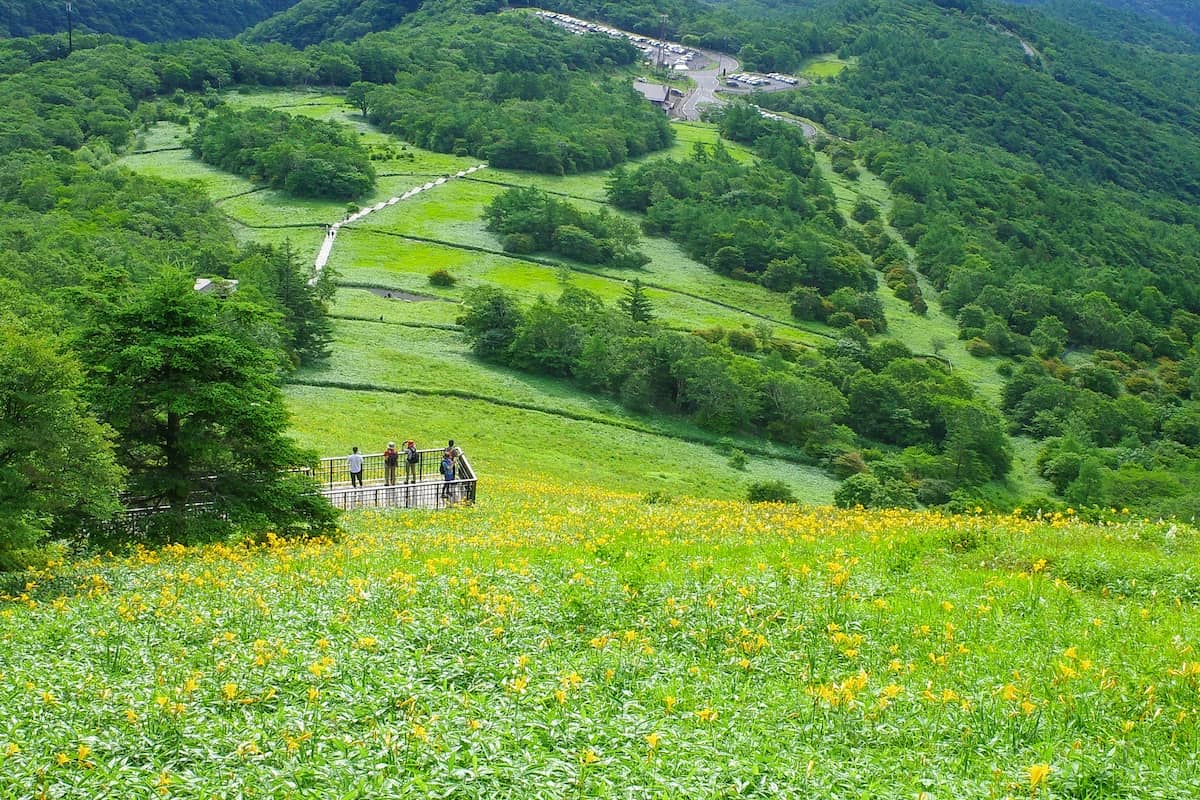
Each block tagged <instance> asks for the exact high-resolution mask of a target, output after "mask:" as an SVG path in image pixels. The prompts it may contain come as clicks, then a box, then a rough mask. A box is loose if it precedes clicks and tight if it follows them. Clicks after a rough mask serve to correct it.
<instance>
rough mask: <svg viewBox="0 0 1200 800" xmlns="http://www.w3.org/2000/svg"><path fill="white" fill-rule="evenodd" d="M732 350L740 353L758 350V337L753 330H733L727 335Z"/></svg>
mask: <svg viewBox="0 0 1200 800" xmlns="http://www.w3.org/2000/svg"><path fill="white" fill-rule="evenodd" d="M726 341H728V342H729V348H730V349H731V350H737V351H738V352H739V353H753V352H755V351H757V350H758V337H756V336H755V335H754V333H753V332H752V331H743V330H732V331H730V332H729V333H728V335H727V336H726Z"/></svg>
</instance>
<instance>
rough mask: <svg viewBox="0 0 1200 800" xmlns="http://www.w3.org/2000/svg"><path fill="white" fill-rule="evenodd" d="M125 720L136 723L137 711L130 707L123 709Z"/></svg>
mask: <svg viewBox="0 0 1200 800" xmlns="http://www.w3.org/2000/svg"><path fill="white" fill-rule="evenodd" d="M125 721H126V722H128V723H129V724H130V725H136V724H137V721H138V715H137V712H136V711H134V710H133V709H132V708H127V709H125Z"/></svg>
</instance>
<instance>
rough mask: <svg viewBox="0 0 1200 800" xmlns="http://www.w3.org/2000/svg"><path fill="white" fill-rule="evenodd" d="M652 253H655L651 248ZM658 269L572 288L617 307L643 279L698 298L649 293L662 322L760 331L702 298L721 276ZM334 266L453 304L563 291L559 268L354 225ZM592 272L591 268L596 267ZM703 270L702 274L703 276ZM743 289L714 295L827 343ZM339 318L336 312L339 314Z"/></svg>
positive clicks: (780, 328)
mask: <svg viewBox="0 0 1200 800" xmlns="http://www.w3.org/2000/svg"><path fill="white" fill-rule="evenodd" d="M397 208H399V206H397ZM393 213H398V212H393ZM489 235H490V234H489ZM647 249H648V250H649V248H647ZM693 263H694V262H693ZM658 264H659V262H656V264H654V265H651V266H650V267H648V268H647V269H646V270H642V271H637V272H628V271H620V270H601V272H602V273H603V274H602V275H592V274H584V273H579V272H575V273H572V276H571V282H572V283H573V284H574V285H575V286H578V287H580V288H582V289H587V290H588V291H591V292H595V293H596V294H597V295H599V296H600V297H601V298H602V299H604V300H605V301H606V302H609V303H615V302H616V301H617V300H618V299H619V298H620V297H621V296H622V295H623V293H624V287H625V283H626V281H628V280H630V279H632V278H633V277H640V278H641V279H642V280H643V281H646V282H648V283H654V284H657V285H662V286H664V287H670V288H676V287H678V288H677V292H688V293H689V294H695V295H698V296H697V297H691V296H687V295H684V294H679V293H677V292H671V291H662V290H660V289H655V288H651V289H648V290H647V294H648V296H649V297H650V299H651V301H652V302H653V303H654V308H655V313H656V314H658V316H659V317H660V318H661V319H663V320H665V321H667V322H669V323H671V324H675V325H681V326H685V327H688V328H693V329H698V328H710V327H715V326H722V327H725V328H741V327H743V326H748V327H753V326H754V325H756V324H758V323H759V322H760V321H762V320H760V319H759V318H758V317H755V316H753V315H751V314H746V313H739V312H738V311H736V310H733V309H730V308H726V307H723V306H721V305H718V304H716V303H714V302H710V301H708V300H706V299H703V297H704V296H705V295H706V288H707V287H706V284H707V283H709V282H710V279H709V276H711V282H712V283H718V282H722V281H721V280H720V276H717V275H716V274H715V273H713V272H711V271H710V270H708V269H706V268H704V267H701V266H699V265H696V269H697V272H695V273H694V274H695V275H696V278H697V280H696V281H695V282H693V283H691V284H690V285H689V284H688V283H687V282H686V281H684V280H682V276H680V278H679V280H678V282H676V281H674V280H670V282H669V280H663V279H662V278H663V275H666V277H667V278H668V279H670V273H661V274H660V273H659V272H658ZM330 265H331V266H333V268H334V269H336V270H337V271H338V273H339V274H340V275H341V276H342V278H341V279H342V280H343V281H348V282H351V283H368V284H371V285H377V286H384V287H388V288H394V289H404V290H410V291H418V292H432V293H436V294H438V295H439V296H442V297H447V298H450V299H454V300H459V299H461V297H462V294H463V292H464V291H466V290H467V289H469V288H470V287H472V286H478V285H482V284H491V285H496V286H501V287H503V288H505V289H508V290H510V291H512V292H514V293H515V294H517V295H518V296H520V297H521V298H522V299H523V300H525V301H532V300H533V299H535V298H536V297H538V296H539V295H542V296H545V297H550V298H553V297H557V296H558V294H559V293H560V292H561V290H562V284H561V282H560V280H559V270H558V268H556V267H551V266H544V265H541V264H534V263H531V262H527V261H521V260H516V259H513V258H509V257H506V256H502V255H493V254H490V253H478V252H472V251H468V250H461V249H457V248H455V247H450V246H444V245H437V244H430V243H427V242H413V241H410V240H406V239H402V238H396V237H392V236H385V235H380V234H373V233H371V232H370V231H367V230H363V229H359V230H355V228H354V227H350V228H348V229H344V230H343V231H342V233H341V234H339V236H338V244H337V247H335V248H334V251H333V257H332V258H331V259H330ZM439 268H440V269H446V270H447V271H449V272H450V273H451V274H452V275H454V276H455V277H456V278H457V279H458V283H457V284H456V285H455V286H454V287H453V288H450V289H444V288H442V289H437V290H436V291H434V290H431V289H430V288H429V286H428V277H429V273H430V272H432V271H433V270H435V269H439ZM587 269H589V270H590V269H592V267H588V268H587ZM699 270H703V272H700V271H699ZM730 283H732V282H730ZM741 286H745V287H746V289H745V293H746V294H745V295H743V294H742V293H740V292H737V291H729V292H724V293H721V292H713V294H712V295H711V296H713V297H717V298H720V301H721V302H724V303H729V304H731V305H735V307H737V308H745V309H747V310H752V311H754V312H756V313H759V314H766V315H768V316H770V317H771V318H772V319H774V320H777V321H779V322H781V323H785V324H777V325H775V326H774V330H775V332H776V334H777V335H778V336H779V337H781V338H784V339H790V340H792V341H797V342H804V343H810V344H815V343H820V342H822V341H825V340H824V339H822V338H821V337H819V336H814V335H812V334H808V333H805V332H803V331H798V330H796V329H794V328H789V327H786V323H789V322H790V317H789V313H788V310H787V308H786V305H785V298H784V297H783V296H782V295H775V297H774V298H769V299H772V300H774V302H773V303H770V304H768V303H765V302H759V300H758V297H759V296H762V297H764V298H765V299H767V298H768V296H769V295H770V293H769V292H767V291H766V290H765V289H761V288H760V287H755V286H752V285H750V284H741V285H739V286H735V287H733V288H735V289H736V288H741ZM335 312H337V309H336V308H335ZM768 324H770V323H768ZM813 327H814V328H816V327H817V326H813Z"/></svg>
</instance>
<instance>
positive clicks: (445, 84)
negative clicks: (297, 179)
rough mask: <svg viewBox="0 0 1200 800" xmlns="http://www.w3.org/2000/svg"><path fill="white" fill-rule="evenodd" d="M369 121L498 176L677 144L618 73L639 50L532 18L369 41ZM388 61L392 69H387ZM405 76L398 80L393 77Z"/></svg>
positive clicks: (482, 21)
mask: <svg viewBox="0 0 1200 800" xmlns="http://www.w3.org/2000/svg"><path fill="white" fill-rule="evenodd" d="M361 44H362V47H363V48H364V49H365V50H366V51H367V52H364V53H362V56H360V60H361V58H363V57H366V56H368V54H369V57H370V58H371V59H373V63H372V64H371V65H370V67H369V68H368V66H367V65H363V67H362V69H363V78H364V81H365V82H367V81H369V82H374V83H381V84H383V85H379V86H375V87H369V86H356V87H354V88H355V89H356V90H357V91H358V92H361V96H362V98H363V102H362V105H363V107H364V108H365V109H366V113H367V116H368V117H369V118H370V120H371V121H372V122H374V123H375V124H376V125H379V126H380V127H381V128H383V129H385V130H389V131H392V132H394V133H396V134H397V135H399V136H401V137H402V138H404V139H407V140H408V141H411V142H413V143H414V144H417V145H419V146H421V147H425V148H428V149H430V150H436V151H438V152H442V153H457V154H460V155H467V154H470V155H473V156H477V157H479V158H484V159H487V161H488V162H489V163H491V164H493V165H495V166H498V167H515V168H519V169H530V170H534V171H536V172H548V173H551V174H566V173H573V172H581V171H586V170H595V169H603V168H605V167H610V166H613V165H614V164H619V163H621V162H622V161H624V160H626V159H627V158H631V157H635V156H639V155H644V154H646V153H649V152H652V151H654V150H660V149H662V148H664V147H666V146H667V145H669V144H670V143H671V141H672V137H673V133H672V131H671V128H670V126H669V125H668V124H667V120H666V118H665V117H664V116H663V115H662V114H661V113H659V112H658V111H657V110H655V109H654V108H653V107H651V106H649V105H648V104H647V103H646V102H645V101H644V100H643V98H642V96H641V95H640V94H638V93H637V92H636V91H634V89H633V88H632V87H631V86H630V85H629V81H628V80H627V79H626V78H624V77H621V78H608V79H605V78H604V75H605V73H606V72H608V71H611V70H612V69H613V68H615V67H623V66H630V65H633V64H635V63H637V61H638V59H639V58H640V56H639V52H638V50H637V49H636V48H634V47H632V46H631V45H629V44H628V43H626V42H623V41H619V40H616V39H611V38H608V37H604V36H586V37H580V36H572V35H570V34H568V33H566V32H564V31H562V30H561V29H558V28H555V27H554V26H551V25H547V24H542V23H540V22H534V23H533V24H531V23H530V20H529V19H528V18H527V17H524V16H518V15H504V16H498V17H497V16H492V17H484V18H471V17H462V16H454V17H449V18H437V19H435V20H431V21H428V22H422V23H420V24H414V25H412V26H402V27H401V28H398V29H397V30H396V31H394V32H391V33H383V34H376V35H373V36H368V37H365V38H364V39H362V40H361ZM385 64H386V67H384V66H383V65H385ZM393 75H394V80H393V77H392V76H393Z"/></svg>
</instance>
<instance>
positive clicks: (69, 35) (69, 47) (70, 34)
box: [67, 2, 75, 55]
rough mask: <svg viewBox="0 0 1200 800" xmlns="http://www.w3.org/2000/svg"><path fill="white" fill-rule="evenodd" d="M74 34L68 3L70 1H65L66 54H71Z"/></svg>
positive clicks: (73, 46)
mask: <svg viewBox="0 0 1200 800" xmlns="http://www.w3.org/2000/svg"><path fill="white" fill-rule="evenodd" d="M74 34H75V30H74V27H73V26H72V24H71V4H70V2H68V3H67V55H71V53H72V52H73V51H74V49H75V35H74Z"/></svg>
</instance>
